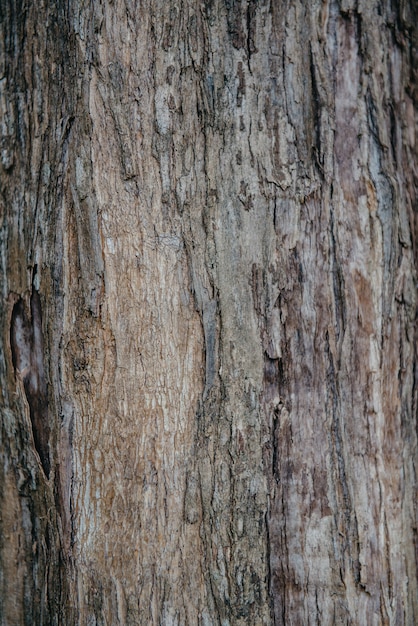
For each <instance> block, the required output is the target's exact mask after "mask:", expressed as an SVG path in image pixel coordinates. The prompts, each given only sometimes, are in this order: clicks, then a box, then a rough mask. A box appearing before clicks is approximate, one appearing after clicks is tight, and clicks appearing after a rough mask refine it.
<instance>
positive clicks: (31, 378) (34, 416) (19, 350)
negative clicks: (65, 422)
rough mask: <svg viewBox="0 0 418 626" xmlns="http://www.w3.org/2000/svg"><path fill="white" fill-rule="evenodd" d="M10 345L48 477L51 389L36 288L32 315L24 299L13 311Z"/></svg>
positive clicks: (20, 300)
mask: <svg viewBox="0 0 418 626" xmlns="http://www.w3.org/2000/svg"><path fill="white" fill-rule="evenodd" d="M10 346H11V350H12V360H13V366H14V369H15V372H16V374H17V375H18V376H19V377H20V378H21V379H22V382H23V387H24V390H25V395H26V399H27V401H28V405H29V414H30V420H31V424H32V433H33V441H34V444H35V448H36V451H37V453H38V455H39V459H40V461H41V465H42V468H43V470H44V472H45V475H46V477H47V478H49V473H50V469H51V465H50V458H49V434H50V428H49V416H48V388H47V383H46V380H45V373H44V361H43V334H42V309H41V299H40V297H39V293H38V292H37V291H36V289H35V288H33V289H32V295H31V298H30V314H29V312H28V310H27V306H25V302H24V301H23V299H22V298H19V300H18V301H17V302H16V304H15V305H14V307H13V311H12V320H11V326H10Z"/></svg>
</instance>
